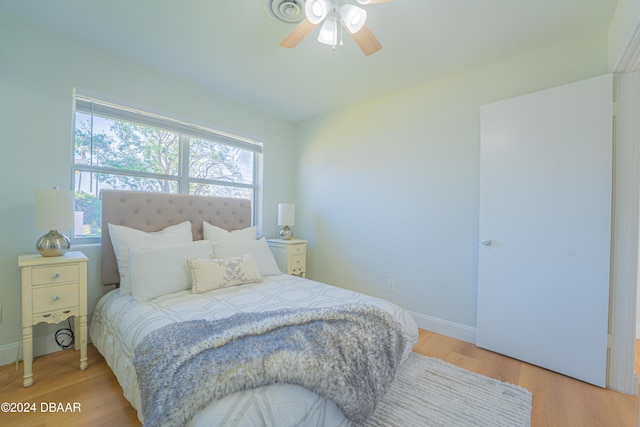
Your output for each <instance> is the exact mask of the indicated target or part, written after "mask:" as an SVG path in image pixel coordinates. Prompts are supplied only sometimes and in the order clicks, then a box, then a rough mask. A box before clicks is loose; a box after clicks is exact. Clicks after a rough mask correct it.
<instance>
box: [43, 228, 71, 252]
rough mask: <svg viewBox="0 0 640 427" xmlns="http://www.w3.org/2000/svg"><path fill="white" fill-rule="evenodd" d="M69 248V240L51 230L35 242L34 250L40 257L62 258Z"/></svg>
mask: <svg viewBox="0 0 640 427" xmlns="http://www.w3.org/2000/svg"><path fill="white" fill-rule="evenodd" d="M70 247H71V242H70V241H69V238H68V237H67V236H65V235H64V234H60V233H58V231H57V230H51V231H49V232H48V233H47V234H45V235H44V236H42V237H40V238H39V239H38V241H37V242H36V249H37V250H38V252H40V255H42V256H62V255H64V253H65V252H67V251H68V250H69V248H70Z"/></svg>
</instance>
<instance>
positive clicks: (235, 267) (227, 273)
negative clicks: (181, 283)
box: [187, 254, 262, 294]
mask: <svg viewBox="0 0 640 427" xmlns="http://www.w3.org/2000/svg"><path fill="white" fill-rule="evenodd" d="M187 265H188V266H189V269H190V270H191V279H192V283H193V286H192V287H191V292H193V293H194V294H201V293H203V292H207V291H210V290H212V289H220V288H227V287H229V286H236V285H243V284H245V283H256V282H262V276H260V273H259V272H258V266H257V265H256V262H255V260H254V259H253V256H252V255H251V254H246V255H242V256H238V257H230V258H222V259H195V258H194V259H189V260H187Z"/></svg>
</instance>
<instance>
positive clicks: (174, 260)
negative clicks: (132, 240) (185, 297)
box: [129, 240, 213, 301]
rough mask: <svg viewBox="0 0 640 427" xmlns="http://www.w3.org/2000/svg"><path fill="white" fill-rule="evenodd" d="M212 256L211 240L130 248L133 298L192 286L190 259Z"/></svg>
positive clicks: (142, 297) (155, 295) (143, 297)
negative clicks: (188, 263)
mask: <svg viewBox="0 0 640 427" xmlns="http://www.w3.org/2000/svg"><path fill="white" fill-rule="evenodd" d="M212 257H213V249H212V248H211V242H210V241H208V240H198V241H197V242H189V243H178V244H173V245H163V246H155V247H151V248H135V249H129V264H130V266H129V268H130V272H131V293H132V294H133V299H134V300H136V301H147V300H150V299H152V298H155V297H159V296H160V295H166V294H171V293H173V292H178V291H182V290H185V289H189V288H191V273H190V272H189V268H188V267H187V260H188V259H189V258H209V259H211V258H212Z"/></svg>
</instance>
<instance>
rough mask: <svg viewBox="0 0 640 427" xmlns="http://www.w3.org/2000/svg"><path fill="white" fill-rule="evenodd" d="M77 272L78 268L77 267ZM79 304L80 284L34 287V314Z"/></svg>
mask: <svg viewBox="0 0 640 427" xmlns="http://www.w3.org/2000/svg"><path fill="white" fill-rule="evenodd" d="M76 272H77V268H76ZM77 306H78V284H77V283H69V284H68V285H60V286H41V287H37V288H33V314H39V313H45V312H47V311H53V310H62V309H64V308H73V307H77Z"/></svg>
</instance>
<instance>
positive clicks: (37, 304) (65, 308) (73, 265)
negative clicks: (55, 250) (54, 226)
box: [18, 252, 89, 387]
mask: <svg viewBox="0 0 640 427" xmlns="http://www.w3.org/2000/svg"><path fill="white" fill-rule="evenodd" d="M88 260H89V258H87V257H86V256H85V255H84V254H83V253H82V252H67V253H66V254H64V255H63V256H59V257H43V256H42V255H40V254H33V255H21V256H19V257H18V266H20V268H21V269H22V345H23V349H22V351H23V359H24V380H23V383H22V384H23V385H24V386H25V387H29V386H30V385H31V384H33V372H32V363H33V325H35V324H37V323H40V322H46V323H52V324H56V323H60V322H62V321H63V320H65V319H67V318H69V317H71V316H74V319H73V320H74V329H75V330H74V334H75V349H76V350H80V369H81V370H82V369H86V368H87V365H88V361H87V261H88Z"/></svg>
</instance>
